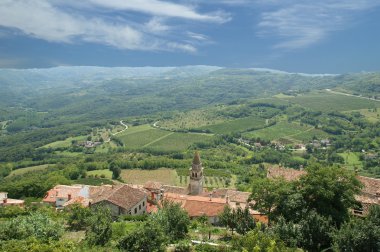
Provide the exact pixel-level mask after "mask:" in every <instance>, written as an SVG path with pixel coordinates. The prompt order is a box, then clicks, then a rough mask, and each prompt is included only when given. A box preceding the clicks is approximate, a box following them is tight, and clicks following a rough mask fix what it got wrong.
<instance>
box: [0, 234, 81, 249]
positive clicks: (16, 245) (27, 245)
mask: <svg viewBox="0 0 380 252" xmlns="http://www.w3.org/2000/svg"><path fill="white" fill-rule="evenodd" d="M77 249H78V247H77V245H76V244H74V242H71V241H65V240H61V241H52V240H50V241H49V242H46V241H41V240H38V239H36V238H35V237H29V238H27V239H23V240H8V241H2V240H0V250H1V251H4V252H8V251H9V252H25V251H28V252H73V251H77Z"/></svg>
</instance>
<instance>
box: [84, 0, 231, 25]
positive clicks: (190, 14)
mask: <svg viewBox="0 0 380 252" xmlns="http://www.w3.org/2000/svg"><path fill="white" fill-rule="evenodd" d="M86 2H88V3H90V4H93V5H97V6H100V7H103V8H108V9H114V10H133V11H137V12H144V13H147V14H150V15H154V16H163V17H175V18H183V19H192V20H198V21H207V22H217V23H224V22H227V21H229V16H228V14H226V13H223V12H214V13H208V14H201V13H199V12H197V11H196V10H195V9H194V8H193V7H191V6H187V5H183V4H176V3H172V2H165V1H158V0H127V1H125V0H107V1H104V0H86Z"/></svg>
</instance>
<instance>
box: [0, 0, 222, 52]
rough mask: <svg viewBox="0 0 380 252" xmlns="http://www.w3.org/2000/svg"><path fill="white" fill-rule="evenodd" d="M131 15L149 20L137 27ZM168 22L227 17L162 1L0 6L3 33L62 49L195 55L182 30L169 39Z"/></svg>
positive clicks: (28, 1)
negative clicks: (87, 45) (76, 46)
mask: <svg viewBox="0 0 380 252" xmlns="http://www.w3.org/2000/svg"><path fill="white" fill-rule="evenodd" d="M131 11H133V12H140V13H144V14H145V15H148V17H149V16H150V20H149V21H148V22H145V23H144V22H141V21H140V22H141V23H138V22H137V21H136V20H131V19H130V18H129V19H126V18H125V17H124V18H123V17H122V15H123V14H126V13H129V12H131ZM100 12H101V13H100ZM104 12H106V14H105V13H104ZM114 12H115V13H114ZM128 17H129V16H128ZM145 17H146V16H144V17H143V18H145ZM169 18H176V19H182V20H184V21H186V20H191V21H192V22H194V21H197V22H214V23H215V22H216V23H223V22H225V21H228V17H227V16H226V15H225V14H224V13H219V12H215V13H207V14H202V13H199V12H197V11H196V10H195V8H194V7H191V6H187V5H181V4H175V3H171V2H164V1H158V0H128V1H124V0H108V1H103V0H102V1H100V0H83V1H79V2H78V1H74V0H66V1H64V0H50V1H49V0H38V1H35V0H2V1H1V2H0V28H1V27H6V28H8V29H9V28H11V29H15V30H17V31H21V32H22V34H24V35H27V36H31V37H34V38H38V39H42V40H46V41H50V42H60V43H81V42H91V43H98V44H104V45H109V46H112V47H116V48H120V49H129V50H170V51H173V50H175V51H185V52H195V51H196V50H197V49H196V48H195V47H194V46H193V45H192V44H191V42H188V41H186V40H183V39H182V38H181V36H180V34H182V33H183V30H180V29H179V28H178V27H177V31H175V32H177V34H174V35H173V34H171V35H170V36H169V35H168V36H165V35H166V34H167V33H168V32H170V31H172V30H174V29H173V27H172V26H169V25H167V24H165V22H164V21H165V19H169ZM179 24H180V23H179ZM179 24H178V25H179ZM176 25H177V23H176Z"/></svg>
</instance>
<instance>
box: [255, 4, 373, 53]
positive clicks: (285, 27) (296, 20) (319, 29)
mask: <svg viewBox="0 0 380 252" xmlns="http://www.w3.org/2000/svg"><path fill="white" fill-rule="evenodd" d="M253 2H255V3H256V4H259V5H260V6H265V7H267V8H269V10H267V11H265V12H263V13H262V14H261V19H260V22H259V23H258V28H259V30H258V32H257V35H258V36H261V37H269V36H271V37H278V38H279V39H280V40H281V41H280V42H279V43H277V44H276V45H275V46H274V47H275V48H282V49H297V48H304V47H308V46H310V45H313V44H315V43H318V42H320V41H321V40H323V39H325V38H326V37H327V36H328V35H330V34H331V33H332V32H334V31H338V30H342V29H346V28H347V27H348V26H349V25H348V24H350V23H351V22H353V20H352V17H353V16H354V15H355V14H358V13H360V12H361V11H365V10H368V9H371V8H373V7H376V6H379V5H380V1H379V0H321V1H290V0H288V1H279V0H271V1H263V0H256V1H253Z"/></svg>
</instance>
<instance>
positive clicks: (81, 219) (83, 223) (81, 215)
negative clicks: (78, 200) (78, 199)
mask: <svg viewBox="0 0 380 252" xmlns="http://www.w3.org/2000/svg"><path fill="white" fill-rule="evenodd" d="M66 209H67V212H68V216H67V225H68V226H69V228H70V229H71V230H75V231H79V230H84V229H86V227H87V226H88V222H89V220H88V218H89V217H90V216H91V213H92V212H91V210H90V209H89V208H87V207H83V206H82V205H80V204H73V205H71V206H70V207H69V208H66Z"/></svg>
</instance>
